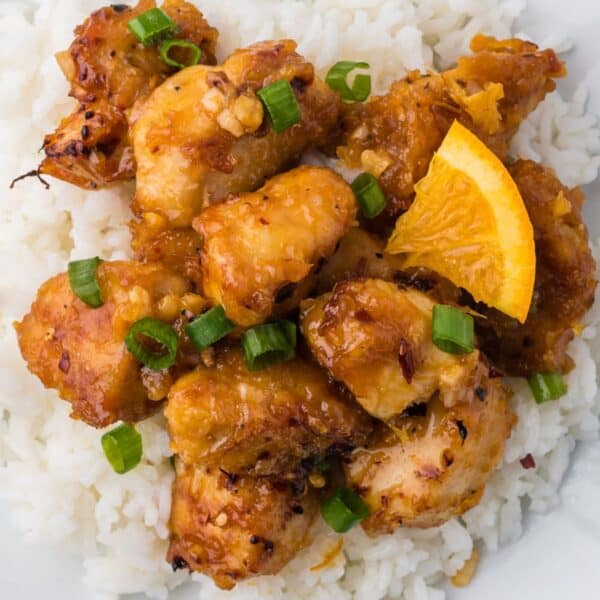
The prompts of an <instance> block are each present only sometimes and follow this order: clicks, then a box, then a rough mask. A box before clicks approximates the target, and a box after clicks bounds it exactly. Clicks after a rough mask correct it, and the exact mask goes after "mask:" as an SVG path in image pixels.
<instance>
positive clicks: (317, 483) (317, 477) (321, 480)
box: [308, 471, 327, 489]
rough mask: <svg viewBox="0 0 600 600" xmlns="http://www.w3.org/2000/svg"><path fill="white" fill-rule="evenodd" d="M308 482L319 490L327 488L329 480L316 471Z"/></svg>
mask: <svg viewBox="0 0 600 600" xmlns="http://www.w3.org/2000/svg"><path fill="white" fill-rule="evenodd" d="M308 481H309V482H310V485H312V486H313V487H314V488H317V489H320V488H322V487H325V484H326V483H327V480H326V479H325V477H324V476H323V475H321V473H317V472H314V471H313V472H312V473H310V475H309V476H308Z"/></svg>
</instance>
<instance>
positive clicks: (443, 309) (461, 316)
mask: <svg viewBox="0 0 600 600" xmlns="http://www.w3.org/2000/svg"><path fill="white" fill-rule="evenodd" d="M432 338H433V343H434V344H435V345H436V346H437V347H438V348H439V349H440V350H443V351H444V352H447V353H448V354H469V353H470V352H473V350H474V349H475V322H474V320H473V317H472V316H471V315H468V314H466V313H464V312H462V311H460V310H458V309H457V308H454V307H452V306H446V305H445V304H436V305H435V306H434V307H433V323H432Z"/></svg>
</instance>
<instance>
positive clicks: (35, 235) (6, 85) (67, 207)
mask: <svg viewBox="0 0 600 600" xmlns="http://www.w3.org/2000/svg"><path fill="white" fill-rule="evenodd" d="M101 3H102V2H98V1H97V0H95V1H94V0H77V1H75V0H39V1H38V2H37V4H35V3H33V2H32V3H31V5H28V4H26V3H24V2H22V1H21V2H11V1H10V0H9V1H3V2H0V89H2V94H0V132H1V134H2V141H3V144H2V147H1V148H0V187H1V189H2V190H3V192H2V196H1V197H2V202H1V206H0V256H1V260H0V356H1V357H2V358H1V359H0V498H2V499H4V501H5V502H7V503H10V505H11V506H12V509H13V517H14V518H13V521H14V523H15V525H16V526H17V527H18V528H20V529H22V531H23V534H24V535H25V536H26V537H27V538H28V539H31V540H45V541H51V542H55V543H57V544H60V550H59V551H60V552H65V553H66V552H74V553H77V554H78V555H80V556H81V558H82V576H83V577H84V578H85V581H86V583H87V584H88V585H89V587H90V588H92V589H93V590H94V591H96V593H97V594H98V597H99V598H104V599H106V600H108V599H109V598H110V599H114V598H117V597H118V596H119V595H120V594H128V593H134V592H143V593H146V594H147V595H148V596H150V597H153V598H166V597H167V594H168V590H170V589H172V588H174V587H175V586H178V585H179V584H181V583H183V582H185V581H186V580H187V579H188V576H187V575H186V574H184V573H181V572H179V573H176V574H174V573H172V572H171V569H170V567H169V565H167V564H166V563H165V562H164V555H165V550H166V546H167V536H168V531H167V525H166V524H167V519H168V516H169V507H170V484H171V480H172V477H173V474H172V469H171V467H170V465H169V462H168V460H167V457H168V456H169V450H168V439H167V435H166V433H165V430H164V427H163V422H162V420H161V418H160V417H156V418H153V419H150V420H148V421H146V422H145V423H142V424H140V426H139V428H140V430H141V432H142V435H143V438H144V459H143V463H142V464H141V465H140V466H139V467H138V468H137V469H135V470H134V471H132V472H131V473H129V474H128V475H126V476H118V475H115V474H114V473H113V472H112V471H111V469H110V467H109V466H108V464H107V462H106V460H105V458H104V456H103V454H102V451H101V449H100V444H99V439H100V435H101V432H99V431H95V430H93V429H91V428H88V427H86V426H85V425H83V424H80V423H77V422H75V421H72V420H70V419H69V418H68V417H67V415H68V406H67V404H66V403H64V402H62V401H59V400H58V398H57V396H56V394H55V393H54V392H52V391H47V390H44V389H43V388H42V386H41V385H40V384H39V382H38V381H37V379H35V378H34V377H32V376H30V375H29V374H28V372H27V370H26V368H25V366H24V364H23V362H22V361H21V359H20V356H19V353H18V350H17V346H16V341H15V334H14V332H13V330H12V327H11V323H12V321H13V320H14V319H16V318H19V317H20V316H21V315H22V314H23V313H25V312H26V311H27V309H28V307H29V304H30V302H31V300H32V298H33V296H34V293H35V290H36V289H37V287H38V285H39V284H40V283H41V282H42V281H43V280H45V279H46V278H48V277H50V276H51V275H53V274H55V273H56V272H59V271H63V270H64V269H65V266H66V263H67V261H68V260H70V259H74V258H81V257H87V256H91V255H96V254H99V255H100V256H102V257H104V258H105V259H116V258H124V257H126V256H128V253H129V248H128V242H129V238H128V232H127V228H126V222H127V220H128V218H129V211H128V198H129V197H130V193H131V188H130V187H127V186H124V187H123V188H122V189H117V190H111V191H100V192H96V193H86V192H83V191H81V190H79V189H77V188H74V187H71V186H68V185H66V184H62V183H60V182H53V183H52V188H51V190H49V191H45V190H44V189H43V188H41V186H39V185H38V184H37V182H36V181H35V180H27V181H24V182H22V183H21V184H20V185H19V186H18V187H17V188H15V189H14V190H13V191H11V192H8V191H7V186H8V183H9V181H10V180H11V179H12V178H13V177H14V176H15V175H17V174H19V173H22V172H24V171H27V170H29V169H31V168H32V167H34V166H35V164H36V160H37V159H36V152H37V151H38V148H39V145H40V141H41V139H42V137H43V135H44V133H45V132H48V131H51V130H52V129H53V128H54V126H55V124H56V122H57V120H58V119H59V118H60V117H61V115H63V114H65V113H66V112H67V111H69V110H70V108H71V103H70V101H69V100H68V99H67V98H66V92H67V86H66V84H65V82H64V81H63V78H62V76H61V74H60V72H59V70H58V68H57V66H56V65H55V62H54V60H53V53H54V52H55V51H56V50H58V49H62V48H65V47H66V46H67V45H68V43H69V41H70V39H71V30H72V28H73V26H74V25H75V24H77V23H79V22H81V21H82V20H83V19H84V17H85V16H86V15H87V14H88V13H89V12H90V11H91V10H92V9H93V8H95V7H98V6H99V5H100V4H101ZM198 4H199V5H200V6H201V8H202V9H203V10H204V12H205V14H206V15H207V17H208V18H209V20H210V21H211V23H213V24H214V25H216V26H217V27H218V28H219V29H220V31H221V42H220V53H221V55H222V56H224V55H225V54H227V53H228V52H229V51H231V50H233V49H234V48H235V47H238V46H240V45H243V44H247V43H250V42H254V41H257V40H260V39H267V38H277V37H292V38H294V39H296V40H298V42H299V47H300V51H301V52H302V53H304V54H305V55H306V56H307V57H308V58H309V59H311V60H313V61H314V62H315V63H316V65H317V67H318V68H319V69H321V70H322V69H325V68H326V67H327V66H328V65H329V64H331V63H332V62H335V61H336V60H338V59H341V58H344V59H360V60H368V61H369V62H370V63H371V67H372V73H373V75H374V81H375V83H376V87H377V88H378V89H382V88H384V87H385V86H386V84H388V83H389V82H390V81H392V80H394V79H396V78H398V77H400V76H401V75H402V74H403V73H404V71H405V70H406V69H408V68H416V67H432V66H437V67H443V66H446V65H448V64H450V63H451V62H452V61H453V60H454V59H455V57H456V56H457V55H459V54H460V53H461V52H463V51H465V49H466V47H467V43H468V40H469V39H470V37H471V36H472V35H473V34H475V33H476V32H479V31H484V32H486V33H491V34H495V35H499V36H506V35H508V34H510V33H511V31H512V28H513V23H514V20H515V18H516V17H517V16H518V15H519V14H520V12H521V11H522V10H523V9H524V2H523V1H521V0H508V1H505V2H502V1H500V0H423V1H417V0H413V1H409V0H404V1H401V0H390V1H386V0H345V1H343V0H314V1H312V2H311V1H308V0H307V1H293V0H283V1H282V0H255V1H252V2H250V1H248V2H239V1H237V0H202V1H199V2H198ZM28 6H29V7H28ZM32 7H33V8H32ZM15 57H21V58H22V59H21V60H18V61H15V60H14V59H15ZM24 58H26V60H23V59H24ZM599 150H600V132H599V129H598V126H597V123H596V121H595V120H594V118H593V117H590V116H588V115H586V114H585V92H584V91H583V90H580V91H578V92H577V93H576V94H575V95H574V97H572V98H569V99H563V98H561V97H560V96H559V95H558V94H554V95H552V96H551V97H550V98H548V99H547V100H546V102H545V103H544V104H543V106H541V107H540V108H539V109H538V110H537V111H536V113H535V114H534V115H532V116H531V118H530V119H529V120H528V122H527V123H525V124H524V125H523V127H522V128H521V131H520V133H519V135H518V136H517V139H516V140H515V143H514V152H515V154H519V155H524V156H529V157H532V158H535V159H538V160H540V159H541V160H542V161H543V162H545V163H546V164H549V165H551V166H553V167H555V168H556V169H557V171H558V173H559V175H560V176H561V178H562V179H563V180H564V181H565V182H567V183H569V184H572V185H575V184H585V183H588V182H590V181H592V180H593V179H595V177H596V175H597V172H598V168H599V166H600V158H599V157H598V156H594V154H595V153H597V152H598V151H599ZM599 322H600V310H599V308H598V306H597V307H596V309H595V310H593V311H592V313H591V314H589V315H588V317H587V321H586V329H585V330H584V332H583V334H582V335H581V337H580V338H578V339H577V340H576V341H575V342H573V344H572V347H571V354H572V356H573V357H574V358H575V361H576V363H577V368H576V370H575V371H574V372H573V373H571V374H570V375H569V376H568V383H569V393H568V395H567V397H565V398H563V399H562V400H561V401H560V402H555V403H549V404H546V405H543V406H537V405H536V404H535V403H534V402H533V401H532V399H531V397H530V395H529V392H528V389H527V386H526V384H524V383H523V382H522V381H514V382H513V385H514V390H515V395H514V399H513V405H514V408H515V410H516V412H517V414H518V416H519V424H518V426H517V427H516V429H515V431H514V433H513V435H512V437H511V439H510V441H509V443H508V445H507V449H506V453H505V457H504V462H503V464H502V466H501V468H500V469H499V470H498V471H497V472H496V473H494V475H493V476H492V478H491V481H490V483H489V485H488V488H487V491H486V494H485V497H484V499H483V501H482V502H481V504H480V505H479V506H477V507H476V508H475V509H473V510H471V511H470V512H469V513H468V514H466V515H465V516H464V518H463V519H454V520H452V521H450V522H448V523H447V524H445V525H444V526H442V527H439V528H436V529H430V530H427V531H411V530H401V531H398V532H397V533H396V534H395V535H393V536H387V537H382V538H379V539H377V540H370V539H368V538H367V537H366V536H365V535H364V534H363V533H362V532H361V530H360V528H357V529H355V530H354V531H352V532H351V533H350V534H348V535H347V536H346V537H345V538H344V552H343V553H340V554H339V555H338V556H337V558H336V559H335V560H334V561H333V563H332V564H331V567H330V568H329V569H327V570H319V571H310V570H309V567H310V566H311V565H314V564H316V563H319V562H320V560H321V557H322V555H323V553H324V552H326V551H327V550H328V549H329V548H331V547H332V546H333V545H334V544H335V543H336V538H335V537H334V536H333V535H332V534H329V533H327V532H325V531H322V530H321V531H318V530H317V531H316V532H315V537H316V541H315V544H314V545H313V547H312V548H311V549H309V550H307V551H304V552H303V553H302V554H301V555H300V556H298V557H297V558H296V560H294V561H293V563H292V564H290V565H289V566H288V567H287V568H286V569H285V571H284V572H283V573H281V574H280V575H278V576H276V577H269V578H261V579H257V580H254V581H251V582H249V583H246V584H243V585H240V586H238V588H237V590H236V592H234V593H233V594H231V596H230V595H229V594H227V593H224V592H221V591H218V590H216V589H215V588H214V586H213V585H212V583H211V582H210V581H209V580H207V579H206V578H204V577H201V576H194V577H193V579H194V581H195V582H196V583H194V584H192V585H194V586H196V590H197V593H196V594H195V596H196V597H197V598H202V599H211V600H217V599H220V598H223V599H224V598H229V597H232V598H236V599H244V600H251V599H256V600H258V599H266V598H289V599H292V598H311V600H327V599H336V600H337V599H342V598H356V599H357V600H358V599H361V600H378V599H380V598H387V597H390V598H406V599H407V600H427V599H441V598H443V597H444V592H443V591H441V589H438V587H436V586H441V585H443V583H444V581H445V580H446V579H447V577H448V576H451V575H452V574H454V573H455V572H456V571H457V570H458V569H459V568H460V567H461V566H462V564H463V562H464V561H465V560H466V559H467V558H468V557H469V556H470V555H471V552H472V549H473V548H474V546H478V547H482V548H483V547H484V548H487V549H489V550H494V549H495V548H497V547H498V545H500V544H504V543H507V542H510V541H514V540H516V539H517V538H518V537H519V536H520V534H521V532H522V520H523V512H524V510H531V511H546V510H548V509H550V508H552V506H553V504H554V503H555V502H556V500H555V499H556V498H557V493H556V492H557V488H558V486H559V485H560V482H561V479H562V477H563V474H564V473H565V470H566V468H567V466H568V463H569V457H570V454H571V452H572V450H573V448H574V446H575V444H576V441H578V440H591V439H595V438H596V437H597V436H598V413H599V408H600V407H599V402H598V397H597V391H598V390H597V381H596V365H595V363H594V361H593V359H592V356H593V355H594V346H595V350H596V351H595V355H596V356H599V355H600V353H599V352H598V350H600V347H599V345H600V341H599V339H598V337H596V328H597V326H598V323H599ZM528 453H530V454H532V455H533V456H534V458H535V461H536V464H537V468H535V469H531V470H525V469H523V468H522V466H521V464H520V463H519V459H520V458H522V457H523V456H525V455H526V454H528ZM6 509H7V505H6V504H4V505H2V507H1V510H6Z"/></svg>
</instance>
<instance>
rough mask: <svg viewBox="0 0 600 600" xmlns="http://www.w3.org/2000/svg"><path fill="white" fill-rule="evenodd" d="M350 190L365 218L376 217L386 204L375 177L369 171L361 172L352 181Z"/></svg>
mask: <svg viewBox="0 0 600 600" xmlns="http://www.w3.org/2000/svg"><path fill="white" fill-rule="evenodd" d="M352 191H353V192H354V195H355V196H356V200H357V201H358V203H359V204H360V208H361V210H362V212H363V214H364V215H365V217H367V219H372V218H373V217H376V216H377V215H378V214H380V213H381V212H382V211H383V209H384V208H385V207H386V205H387V200H386V199H385V195H384V194H383V191H382V189H381V188H380V187H379V183H377V178H376V177H375V176H374V175H372V174H371V173H361V174H360V175H359V176H358V177H357V178H356V179H355V180H354V181H353V182H352Z"/></svg>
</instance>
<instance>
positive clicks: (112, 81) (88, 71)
mask: <svg viewBox="0 0 600 600" xmlns="http://www.w3.org/2000/svg"><path fill="white" fill-rule="evenodd" d="M155 6H156V3H155V1H154V0H141V1H140V2H139V4H138V5H137V6H136V7H134V8H130V7H126V6H124V5H111V6H107V7H104V8H101V9H99V10H97V11H95V12H94V13H92V14H91V15H90V17H88V19H86V21H85V22H84V23H83V24H81V25H79V26H78V27H77V28H76V29H75V40H74V41H73V43H72V44H71V46H70V47H69V49H68V50H67V51H65V52H61V53H59V55H58V56H57V59H58V61H59V64H60V66H61V68H62V69H63V72H64V74H65V77H66V78H67V80H68V81H69V83H70V84H71V90H70V92H69V95H70V96H72V97H73V98H75V99H76V100H77V101H78V106H77V107H76V109H75V110H74V111H73V113H72V114H70V115H69V116H67V117H65V118H64V119H63V120H62V121H61V122H60V124H59V126H58V128H57V130H56V131H55V132H54V133H52V134H49V135H47V136H46V137H45V139H44V151H45V152H46V158H45V159H44V160H43V161H42V163H41V165H40V172H41V173H44V174H47V175H52V176H54V177H57V178H59V179H63V180H65V181H68V182H69V183H72V184H74V185H78V186H80V187H83V188H88V189H96V188H99V187H104V186H106V185H109V184H110V183H113V182H115V181H123V180H127V179H131V178H132V177H134V175H135V162H134V159H133V152H132V149H131V142H130V139H129V123H128V112H129V110H130V109H131V108H132V107H133V105H134V104H135V102H136V101H138V100H139V99H143V98H145V97H146V96H148V94H149V93H150V92H151V91H152V90H153V89H154V88H155V87H156V86H158V85H159V84H160V83H162V82H163V81H164V80H165V79H166V78H167V77H168V76H169V75H171V74H172V73H173V72H174V69H173V68H172V67H169V65H167V64H166V63H165V62H164V61H163V60H162V59H161V58H160V55H159V52H158V49H157V48H146V47H145V46H143V45H142V44H141V43H139V42H138V41H137V39H136V37H135V36H134V35H133V33H131V32H130V31H129V29H128V27H127V23H128V22H129V21H130V20H131V19H133V18H134V17H136V16H137V15H140V14H141V13H143V12H146V11H147V10H150V9H151V8H154V7H155ZM162 9H163V10H164V11H165V12H166V13H167V14H168V15H169V16H170V17H171V19H173V21H175V23H177V25H178V26H179V32H178V33H177V34H176V36H175V37H177V38H179V39H185V40H188V41H191V42H193V43H195V44H196V45H198V46H199V47H200V48H201V49H202V52H203V54H202V59H201V61H202V62H204V63H207V64H214V63H215V62H216V59H215V46H216V41H217V36H218V33H217V30H216V29H213V28H212V27H210V26H209V25H208V23H207V22H206V20H205V19H204V17H203V16H202V13H200V12H199V11H198V10H197V9H196V8H195V7H194V6H193V5H191V4H189V3H188V2H185V1H184V0H166V1H165V3H164V4H163V6H162Z"/></svg>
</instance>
